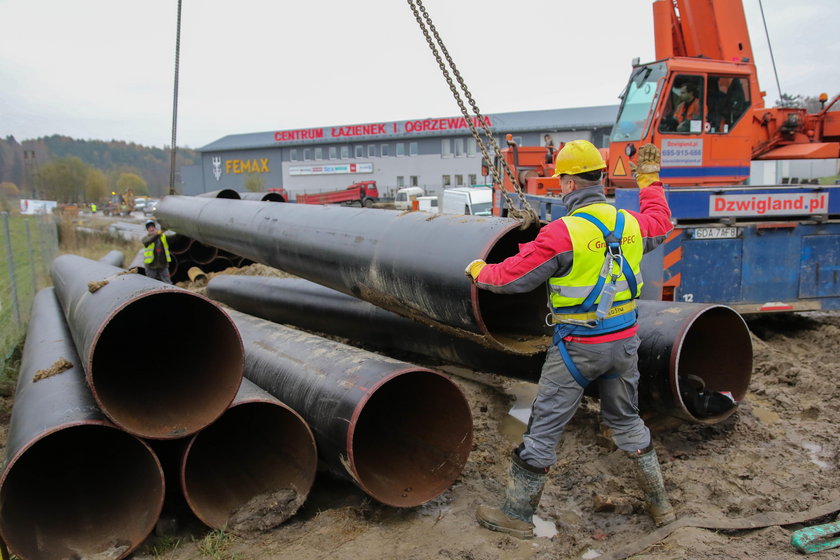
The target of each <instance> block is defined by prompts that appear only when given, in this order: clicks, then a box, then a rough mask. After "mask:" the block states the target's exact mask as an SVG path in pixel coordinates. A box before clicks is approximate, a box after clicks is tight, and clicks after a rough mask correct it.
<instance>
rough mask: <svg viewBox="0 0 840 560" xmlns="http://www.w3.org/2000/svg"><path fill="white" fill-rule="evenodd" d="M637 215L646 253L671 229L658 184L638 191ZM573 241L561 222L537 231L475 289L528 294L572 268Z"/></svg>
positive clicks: (483, 272) (480, 278)
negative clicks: (532, 237) (534, 237)
mask: <svg viewBox="0 0 840 560" xmlns="http://www.w3.org/2000/svg"><path fill="white" fill-rule="evenodd" d="M639 207H640V211H639V212H630V214H632V215H633V217H635V218H636V220H638V222H639V227H640V228H641V232H642V237H643V238H644V250H645V252H648V251H650V250H652V249H654V248H656V247H657V246H658V245H660V244H661V243H662V242H663V241H664V240H665V236H666V235H667V234H668V232H670V231H671V230H672V229H673V225H672V224H671V209H670V208H669V207H668V201H667V200H666V199H665V192H664V190H663V189H662V183H661V182H658V181H657V182H655V183H653V184H651V185H650V186H649V187H647V188H644V189H641V191H640V192H639ZM572 260H573V251H572V240H571V238H570V237H569V229H568V227H566V223H565V222H564V221H563V220H562V219H560V220H555V221H553V222H551V223H550V224H548V225H546V226H545V227H543V228H542V229H541V230H540V233H539V234H538V235H537V238H536V239H534V240H533V241H531V242H530V243H523V244H522V245H520V246H519V252H518V253H517V254H515V255H513V256H512V257H508V258H507V259H505V260H504V261H502V262H500V263H497V264H488V265H487V266H485V267H484V268H483V269H482V270H481V273H480V274H479V275H478V278H477V279H476V282H475V283H476V286H478V287H479V288H482V289H485V290H490V291H492V292H496V293H500V294H511V293H521V292H530V291H531V290H533V289H534V288H536V287H537V286H539V285H540V284H542V283H543V282H545V281H547V280H548V279H549V278H551V277H553V276H557V277H562V276H565V275H566V274H568V273H569V271H571V269H572Z"/></svg>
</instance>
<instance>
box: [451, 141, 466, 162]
mask: <svg viewBox="0 0 840 560" xmlns="http://www.w3.org/2000/svg"><path fill="white" fill-rule="evenodd" d="M452 143H453V144H455V148H454V151H455V157H464V139H463V138H453V139H452Z"/></svg>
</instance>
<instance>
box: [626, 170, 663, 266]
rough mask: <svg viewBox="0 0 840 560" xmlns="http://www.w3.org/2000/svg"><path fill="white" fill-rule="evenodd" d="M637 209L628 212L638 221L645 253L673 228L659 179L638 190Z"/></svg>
mask: <svg viewBox="0 0 840 560" xmlns="http://www.w3.org/2000/svg"><path fill="white" fill-rule="evenodd" d="M639 209H640V210H639V212H633V211H630V214H632V215H633V217H634V218H636V220H638V221H639V227H640V228H641V230H642V237H643V238H644V240H645V253H647V252H648V251H651V250H653V249H655V248H656V247H658V246H659V245H660V244H661V243H662V242H663V241H665V236H666V235H668V233H669V232H670V231H671V230H672V229H674V226H673V224H672V223H671V209H670V208H669V207H668V201H667V200H666V199H665V191H664V190H663V189H662V182H661V181H656V182H655V183H651V185H650V186H649V187H647V188H644V189H641V190H640V191H639Z"/></svg>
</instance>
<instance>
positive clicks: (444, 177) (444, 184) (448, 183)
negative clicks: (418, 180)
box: [443, 175, 452, 187]
mask: <svg viewBox="0 0 840 560" xmlns="http://www.w3.org/2000/svg"><path fill="white" fill-rule="evenodd" d="M451 184H452V182H451V181H450V180H449V175H444V176H443V186H444V187H448V186H450V185H451Z"/></svg>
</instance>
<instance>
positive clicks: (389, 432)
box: [230, 311, 472, 507]
mask: <svg viewBox="0 0 840 560" xmlns="http://www.w3.org/2000/svg"><path fill="white" fill-rule="evenodd" d="M230 313H231V317H232V318H233V320H234V322H235V323H236V326H237V327H238V328H239V330H240V333H241V334H242V339H243V342H244V345H245V371H246V376H247V377H248V378H249V379H250V380H251V381H253V382H254V383H256V384H257V385H259V386H260V387H262V388H263V389H265V390H266V391H268V392H269V393H271V394H272V395H274V396H275V397H277V398H278V399H280V400H281V401H283V402H284V403H286V404H287V405H288V406H290V407H292V408H293V409H294V410H296V411H298V412H299V413H300V415H301V416H302V417H303V419H304V420H305V421H306V422H307V423H308V424H309V426H310V427H311V428H312V431H313V432H314V433H315V440H316V442H317V445H318V455H319V457H320V459H321V460H322V461H323V463H324V464H325V465H326V466H327V467H328V468H329V470H330V471H331V472H333V473H334V474H336V475H339V476H342V477H344V478H349V479H350V480H352V481H353V482H354V483H355V484H356V485H357V486H359V488H361V489H362V490H363V491H365V492H366V493H367V494H368V495H369V496H371V497H373V498H374V499H376V500H378V501H380V502H382V503H384V504H387V505H391V506H396V507H412V506H416V505H420V504H423V503H425V502H428V501H429V500H431V499H433V498H435V497H437V496H438V495H440V494H441V493H443V492H444V491H445V490H446V489H447V488H449V486H450V485H451V484H452V483H453V482H454V481H455V479H457V478H458V476H459V475H460V474H461V471H462V469H463V468H464V465H465V464H466V461H467V457H468V456H469V453H470V448H471V446H472V416H471V415H470V409H469V404H468V403H467V401H466V399H465V398H464V395H463V394H462V393H461V391H460V390H459V389H458V387H457V386H456V385H455V384H454V383H452V382H451V381H450V380H449V379H448V378H446V377H445V376H443V375H441V374H439V373H437V372H435V371H432V370H429V369H425V368H420V367H417V366H414V365H412V364H408V363H405V362H400V361H397V360H393V359H390V358H386V357H383V356H380V355H378V354H373V353H370V352H367V351H364V350H360V349H358V348H353V347H351V346H346V345H344V344H340V343H338V342H333V341H331V340H327V339H324V338H321V337H319V336H315V335H312V334H309V333H305V332H302V331H297V330H295V329H291V328H288V327H283V326H280V325H276V324H274V323H270V322H268V321H264V320H262V319H258V318H256V317H252V316H250V315H245V314H243V313H239V312H236V311H231V312H230Z"/></svg>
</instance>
